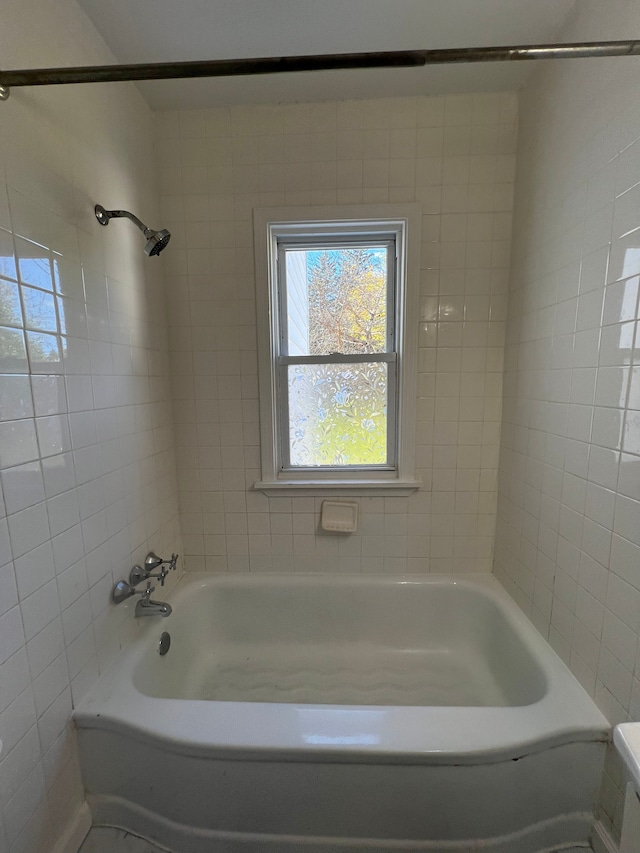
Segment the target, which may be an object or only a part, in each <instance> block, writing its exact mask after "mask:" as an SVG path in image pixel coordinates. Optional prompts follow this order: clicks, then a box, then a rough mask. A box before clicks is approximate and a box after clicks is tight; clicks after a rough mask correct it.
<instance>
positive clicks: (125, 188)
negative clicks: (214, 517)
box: [0, 0, 181, 853]
mask: <svg viewBox="0 0 640 853" xmlns="http://www.w3.org/2000/svg"><path fill="white" fill-rule="evenodd" d="M27 13H29V14H27ZM0 52H1V53H2V56H3V65H5V66H7V67H16V68H19V67H22V66H36V65H47V64H49V65H69V64H83V63H89V62H91V63H100V62H105V63H108V62H111V61H113V57H111V56H110V54H109V53H108V52H107V51H106V49H105V47H104V45H103V43H102V42H101V40H100V39H99V38H98V37H97V35H96V34H95V32H94V31H93V30H92V28H91V26H90V25H89V24H88V22H87V20H86V19H85V17H84V15H83V14H82V13H81V12H80V11H79V9H78V7H77V6H76V5H75V3H74V2H73V0H56V2H55V3H51V2H45V0H38V2H34V3H29V4H28V8H27V6H26V5H25V4H24V3H20V4H13V3H9V4H7V3H5V4H3V9H2V27H1V28H0ZM152 130H153V121H152V117H151V113H150V111H149V109H148V108H147V107H146V105H145V104H144V102H143V101H142V100H141V98H140V97H139V96H138V94H137V92H136V91H135V89H133V88H132V87H128V86H94V87H92V88H91V89H90V90H88V89H87V88H86V87H67V88H65V89H64V90H56V89H48V90H42V91H39V92H36V91H35V90H33V91H28V90H14V92H13V93H12V95H11V98H10V100H9V101H8V102H6V103H3V104H1V105H0V739H1V740H2V752H1V753H0V851H2V853H8V851H10V853H38V851H39V852H40V853H50V851H51V850H52V849H53V847H54V845H55V842H56V839H57V838H58V837H59V835H60V832H61V830H62V829H63V828H64V827H65V825H66V823H67V822H68V821H69V819H70V818H71V817H73V815H74V813H75V810H76V808H77V807H78V805H79V803H80V802H81V800H82V796H83V792H82V785H81V781H80V777H79V773H78V768H77V759H76V748H75V742H74V735H73V730H72V728H71V723H70V713H71V709H72V706H73V704H74V703H75V702H76V701H77V700H78V698H79V697H80V696H81V695H82V694H83V692H84V691H85V690H86V689H87V688H88V687H89V686H90V685H91V684H92V683H93V682H94V681H95V679H96V678H97V676H98V675H99V673H100V672H101V671H102V669H103V668H104V667H105V666H106V665H107V664H108V663H109V662H110V661H111V660H112V659H113V657H114V655H115V654H116V653H117V652H118V650H119V649H120V647H121V645H122V644H123V643H124V642H126V640H127V638H128V637H129V636H130V634H131V633H132V631H133V630H134V629H135V626H134V622H133V618H132V616H131V612H130V610H131V609H130V608H129V610H128V611H126V612H123V611H118V612H116V610H115V607H114V606H113V605H111V604H110V593H111V588H112V585H113V582H114V580H116V579H118V578H119V577H121V576H125V575H126V574H128V571H129V569H130V567H131V565H133V563H134V562H136V561H138V560H140V559H141V558H143V557H144V555H145V553H146V552H147V550H148V549H149V548H151V547H153V548H154V549H156V550H158V551H159V552H160V553H162V552H163V551H164V552H170V551H171V550H174V549H177V550H181V548H180V545H179V537H178V523H177V481H176V477H175V470H174V461H173V438H172V426H171V423H172V412H171V401H170V387H169V379H168V358H167V344H166V334H165V332H164V330H165V328H166V319H165V311H164V298H163V291H162V287H163V281H162V273H161V268H162V263H163V261H162V259H155V258H154V259H147V258H146V257H145V256H144V254H143V251H142V249H143V244H144V241H143V239H142V237H141V235H139V233H138V232H137V230H136V229H134V228H133V226H130V225H129V224H128V223H126V222H121V223H114V224H112V225H111V227H110V228H108V229H103V228H101V226H100V225H98V223H97V222H96V221H95V219H94V217H93V205H94V204H95V202H97V201H99V202H101V203H103V204H105V205H106V206H107V207H109V206H110V207H127V208H131V209H132V210H134V211H135V212H136V213H138V214H139V215H140V216H141V217H143V218H148V220H149V221H150V222H151V223H152V224H157V225H158V227H159V225H160V221H159V212H158V207H157V203H156V201H155V195H154V193H155V191H156V187H155V178H156V173H155V170H154V166H153V162H152V161H151V160H150V158H149V150H150V149H151V148H152V144H153V143H152V136H151V134H152Z"/></svg>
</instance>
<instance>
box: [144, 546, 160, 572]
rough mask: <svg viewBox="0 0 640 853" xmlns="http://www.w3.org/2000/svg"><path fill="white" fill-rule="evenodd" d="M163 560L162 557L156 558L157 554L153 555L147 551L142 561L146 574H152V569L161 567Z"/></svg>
mask: <svg viewBox="0 0 640 853" xmlns="http://www.w3.org/2000/svg"><path fill="white" fill-rule="evenodd" d="M164 562H165V560H163V559H162V557H158V555H157V554H154V553H153V551H149V553H148V554H147V556H146V557H145V560H144V567H145V569H146V570H147V572H152V571H153V570H154V569H157V568H158V566H161V565H162V564H163V563H164Z"/></svg>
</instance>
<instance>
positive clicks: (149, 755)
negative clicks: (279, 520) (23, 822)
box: [75, 575, 609, 853]
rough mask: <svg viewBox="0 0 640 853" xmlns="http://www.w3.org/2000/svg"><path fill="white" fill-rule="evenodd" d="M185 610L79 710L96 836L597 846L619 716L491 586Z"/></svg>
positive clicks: (489, 580) (133, 651)
mask: <svg viewBox="0 0 640 853" xmlns="http://www.w3.org/2000/svg"><path fill="white" fill-rule="evenodd" d="M171 603H172V605H173V614H172V615H171V616H170V617H169V618H160V617H152V618H149V619H148V620H145V621H146V622H147V624H146V625H143V626H142V628H143V630H142V631H141V636H140V638H139V639H138V640H137V641H136V642H135V643H134V644H133V645H132V646H130V647H129V648H128V649H127V650H126V651H125V652H124V653H123V655H122V656H121V657H120V658H119V659H118V661H117V662H116V664H115V665H114V667H113V668H112V669H111V671H110V672H108V673H106V674H105V676H104V677H103V678H101V679H100V681H99V682H98V684H97V685H96V687H95V688H94V689H93V690H92V691H91V692H90V693H89V695H87V696H86V698H85V699H84V701H83V702H82V703H81V705H80V706H79V707H78V709H77V710H76V711H75V719H76V724H77V726H78V733H79V742H80V754H81V762H82V769H83V774H84V779H85V785H86V788H87V794H88V799H89V802H90V805H91V808H92V812H93V815H94V822H95V823H97V824H106V825H114V826H120V827H123V828H125V829H129V830H131V831H133V832H137V833H138V834H141V835H144V836H146V837H149V838H151V839H153V840H156V841H159V842H161V843H163V844H164V845H165V846H167V847H168V848H169V849H171V850H174V851H177V853H205V851H206V853H213V851H215V853H218V851H220V853H241V851H242V853H250V851H269V853H276V851H278V853H284V851H287V853H293V851H306V853H321V851H322V853H329V851H331V853H334V851H335V853H337V851H351V850H360V851H362V850H376V851H399V850H420V851H431V853H433V851H470V850H476V849H478V850H479V849H482V850H483V851H490V853H537V851H541V850H555V849H560V848H562V849H563V850H567V849H573V848H571V845H573V847H575V849H579V848H580V847H584V846H585V845H586V844H587V840H588V837H589V832H590V827H591V822H592V816H591V813H592V805H593V802H594V798H595V796H596V793H597V790H598V786H599V780H600V773H601V769H602V761H603V754H604V744H605V743H606V741H607V739H608V734H609V732H608V724H607V722H606V720H605V718H604V717H603V716H602V715H601V714H600V712H599V711H598V710H597V708H596V707H595V705H594V704H593V702H592V701H591V699H590V698H589V697H588V696H587V694H586V693H585V692H584V691H583V690H582V688H581V687H580V685H579V684H578V683H577V681H576V680H575V679H574V678H573V676H572V675H571V674H570V672H569V671H568V670H567V668H566V667H565V666H564V664H563V663H562V662H561V661H560V660H559V658H558V657H557V656H556V655H555V654H554V652H553V651H552V650H551V649H550V647H549V646H548V645H547V643H546V642H545V641H544V640H543V639H542V638H541V637H540V635H539V634H538V633H537V632H536V630H535V629H534V628H533V626H532V625H531V624H530V623H529V622H528V620H527V619H526V618H525V617H524V616H523V615H522V613H521V612H520V611H519V610H518V608H517V607H516V606H515V605H514V603H513V602H512V600H511V599H510V598H509V596H508V595H507V594H506V593H505V592H504V590H503V589H502V587H501V586H500V584H499V583H498V582H497V581H496V580H495V578H493V577H492V576H486V575H467V576H463V577H462V576H461V577H450V576H445V577H443V576H426V577H403V578H366V577H362V576H359V577H334V576H326V575H321V576H296V575H294V576H291V575H287V576H277V575H275V576H274V575H269V576H257V577H256V576H238V577H236V576H206V575H187V576H186V577H185V578H184V579H183V580H181V581H180V583H179V585H178V587H177V589H176V591H175V593H174V594H173V595H172V597H171ZM163 631H169V632H170V634H171V640H172V643H171V648H170V650H169V653H168V654H167V655H166V656H163V657H161V656H160V655H159V654H158V651H157V648H158V641H159V638H160V635H161V633H162V632H163ZM478 845H481V846H478Z"/></svg>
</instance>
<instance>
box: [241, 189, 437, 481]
mask: <svg viewBox="0 0 640 853" xmlns="http://www.w3.org/2000/svg"><path fill="white" fill-rule="evenodd" d="M419 221H420V219H419V214H418V211H417V206H416V205H403V206H402V207H399V206H396V205H393V206H391V205H385V206H376V207H375V208H373V207H369V206H366V207H364V206H360V207H358V208H349V209H348V211H347V210H345V209H344V208H336V209H333V210H329V209H325V208H322V209H317V208H312V209H302V210H257V211H256V213H255V221H254V225H255V241H256V273H257V285H256V286H257V308H258V338H259V363H260V417H261V441H262V480H261V481H260V482H258V483H257V484H256V487H257V488H261V489H263V490H265V491H267V492H270V491H271V490H273V491H274V493H276V492H277V493H279V494H281V493H282V492H283V490H291V493H293V491H294V490H295V491H296V492H297V491H298V490H300V489H308V490H313V491H314V492H315V493H316V494H323V493H332V492H334V491H335V490H337V489H340V490H349V491H351V492H352V493H354V492H356V493H357V492H360V490H362V491H363V492H369V491H370V490H371V489H377V490H389V493H394V494H395V493H398V490H401V491H403V492H404V493H405V494H408V493H409V492H410V491H412V490H414V489H416V488H417V487H418V486H419V483H417V482H416V481H415V479H414V470H413V455H414V454H413V439H414V436H413V432H414V420H415V369H416V364H415V362H416V355H417V352H416V340H415V332H416V330H417V315H416V309H415V304H416V298H415V297H416V294H417V281H416V280H415V279H416V274H417V268H418V266H419V264H418V261H417V258H416V252H417V249H418V247H419V235H418V234H417V233H416V224H417V223H418V222H419Z"/></svg>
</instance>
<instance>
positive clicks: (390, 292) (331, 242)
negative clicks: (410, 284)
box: [277, 233, 398, 355]
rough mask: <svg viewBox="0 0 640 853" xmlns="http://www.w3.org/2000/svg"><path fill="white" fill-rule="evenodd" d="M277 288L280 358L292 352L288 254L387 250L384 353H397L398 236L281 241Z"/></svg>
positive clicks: (346, 236)
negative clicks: (344, 250)
mask: <svg viewBox="0 0 640 853" xmlns="http://www.w3.org/2000/svg"><path fill="white" fill-rule="evenodd" d="M277 248H278V251H277V285H278V328H279V336H278V339H279V345H278V355H288V353H289V323H288V319H289V312H288V308H287V302H288V294H287V262H286V254H287V251H294V252H305V251H310V252H313V251H316V252H317V251H323V250H326V251H331V250H332V249H337V250H340V249H367V248H384V249H386V256H387V297H386V299H387V329H386V346H385V349H384V350H383V352H393V351H395V349H396V340H397V326H398V316H397V310H398V298H397V279H398V275H397V273H398V269H397V267H398V252H397V245H396V237H395V235H394V234H388V233H381V234H380V236H379V238H378V237H377V235H376V238H372V237H371V236H369V237H368V239H358V237H357V236H355V237H350V236H349V235H344V236H337V237H333V236H332V235H330V236H328V237H317V238H315V239H310V238H309V237H304V238H302V237H301V238H299V239H295V238H292V237H287V238H286V239H278V241H277Z"/></svg>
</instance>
